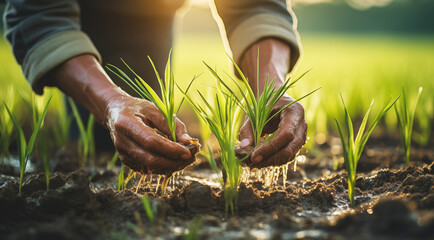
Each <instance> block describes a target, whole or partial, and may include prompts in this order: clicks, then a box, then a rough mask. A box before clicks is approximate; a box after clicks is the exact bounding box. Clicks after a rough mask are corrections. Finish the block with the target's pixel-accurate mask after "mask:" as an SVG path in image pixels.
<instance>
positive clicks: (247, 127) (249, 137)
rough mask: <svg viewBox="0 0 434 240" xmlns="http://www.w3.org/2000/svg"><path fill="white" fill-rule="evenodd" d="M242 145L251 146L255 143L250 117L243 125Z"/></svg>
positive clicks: (241, 133)
mask: <svg viewBox="0 0 434 240" xmlns="http://www.w3.org/2000/svg"><path fill="white" fill-rule="evenodd" d="M240 140H241V143H240V147H241V148H245V147H247V146H251V145H253V144H254V142H255V140H254V136H253V130H252V124H251V123H250V120H249V119H246V121H244V124H243V126H242V127H241V130H240Z"/></svg>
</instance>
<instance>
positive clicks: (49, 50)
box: [22, 31, 101, 94]
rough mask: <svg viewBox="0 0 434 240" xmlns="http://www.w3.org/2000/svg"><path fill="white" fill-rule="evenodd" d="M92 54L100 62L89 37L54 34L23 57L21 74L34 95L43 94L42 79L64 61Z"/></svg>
mask: <svg viewBox="0 0 434 240" xmlns="http://www.w3.org/2000/svg"><path fill="white" fill-rule="evenodd" d="M82 54H92V55H94V56H95V57H96V58H97V59H98V60H99V61H100V62H101V56H100V55H99V53H98V51H97V50H96V48H95V46H94V45H93V43H92V41H91V40H90V39H89V37H88V36H87V35H86V34H85V33H83V32H81V31H63V32H59V33H56V34H54V35H52V36H50V37H48V38H46V39H44V40H43V41H41V42H40V43H38V44H37V45H36V46H34V47H33V48H32V49H31V50H30V51H29V52H28V53H27V54H26V56H25V58H24V61H23V65H22V68H23V72H24V76H25V77H26V78H27V80H28V81H29V83H30V84H31V86H32V88H33V90H34V91H35V92H36V93H39V94H41V93H42V92H43V87H44V84H43V83H42V81H41V79H42V77H43V76H44V75H45V74H46V73H48V72H49V71H50V70H52V69H54V68H55V67H56V66H58V65H59V64H61V63H63V62H65V61H66V60H68V59H70V58H72V57H75V56H78V55H82Z"/></svg>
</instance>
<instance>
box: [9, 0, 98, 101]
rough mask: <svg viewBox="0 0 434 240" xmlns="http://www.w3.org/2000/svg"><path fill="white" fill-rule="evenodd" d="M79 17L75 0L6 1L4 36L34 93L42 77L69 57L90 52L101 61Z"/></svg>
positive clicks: (40, 86) (42, 85)
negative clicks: (82, 28) (84, 31)
mask: <svg viewBox="0 0 434 240" xmlns="http://www.w3.org/2000/svg"><path fill="white" fill-rule="evenodd" d="M79 18H80V8H79V5H78V3H77V1H76V0H52V1H50V0H38V1H35V0H7V5H6V9H5V15H4V20H5V35H6V38H7V40H8V41H9V43H10V44H11V46H12V50H13V53H14V55H15V59H16V60H17V62H18V63H19V64H20V65H21V67H22V70H23V73H24V76H25V77H26V79H27V80H28V81H29V83H30V85H31V86H32V88H33V90H34V91H35V92H36V93H39V94H41V93H42V92H43V87H44V84H43V82H44V81H43V77H44V75H45V74H46V73H48V72H49V71H50V70H52V69H53V68H55V67H56V66H58V65H59V64H61V63H62V62H64V61H66V60H68V59H69V58H72V57H74V56H77V55H81V54H85V53H89V54H93V55H94V56H95V57H97V58H98V59H99V60H101V57H100V55H99V53H98V51H97V50H96V48H95V46H94V45H93V43H92V42H91V40H90V39H89V37H88V36H87V35H86V34H85V33H83V32H82V31H80V23H79Z"/></svg>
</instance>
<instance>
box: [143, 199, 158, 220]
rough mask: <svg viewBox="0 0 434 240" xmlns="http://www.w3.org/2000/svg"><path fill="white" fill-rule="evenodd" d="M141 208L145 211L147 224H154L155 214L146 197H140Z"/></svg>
mask: <svg viewBox="0 0 434 240" xmlns="http://www.w3.org/2000/svg"><path fill="white" fill-rule="evenodd" d="M142 203H143V208H144V209H145V212H146V216H147V217H148V220H149V222H151V223H154V222H155V216H154V215H155V214H154V211H153V209H152V208H151V204H149V200H148V196H146V195H143V197H142Z"/></svg>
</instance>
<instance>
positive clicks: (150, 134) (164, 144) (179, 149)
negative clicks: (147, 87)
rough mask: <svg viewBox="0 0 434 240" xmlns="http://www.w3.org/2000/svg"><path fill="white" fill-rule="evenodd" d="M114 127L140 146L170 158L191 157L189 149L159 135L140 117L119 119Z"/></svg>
mask: <svg viewBox="0 0 434 240" xmlns="http://www.w3.org/2000/svg"><path fill="white" fill-rule="evenodd" d="M115 129H116V131H117V132H121V133H123V134H125V135H126V136H127V137H129V138H130V139H131V140H133V141H134V142H136V143H137V144H138V145H140V146H141V147H140V148H144V149H146V150H148V151H152V152H154V153H159V154H161V155H162V156H166V157H168V158H171V159H184V160H186V159H189V158H191V154H190V151H189V150H188V149H187V148H186V147H184V146H182V145H180V144H178V143H175V142H172V141H170V140H169V139H167V138H165V137H163V136H160V135H159V134H157V133H156V132H155V131H154V129H152V128H150V127H149V126H147V125H146V124H144V123H143V121H142V119H141V118H140V117H136V118H133V119H132V118H130V117H125V119H120V120H119V121H118V122H117V123H116V126H115Z"/></svg>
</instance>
